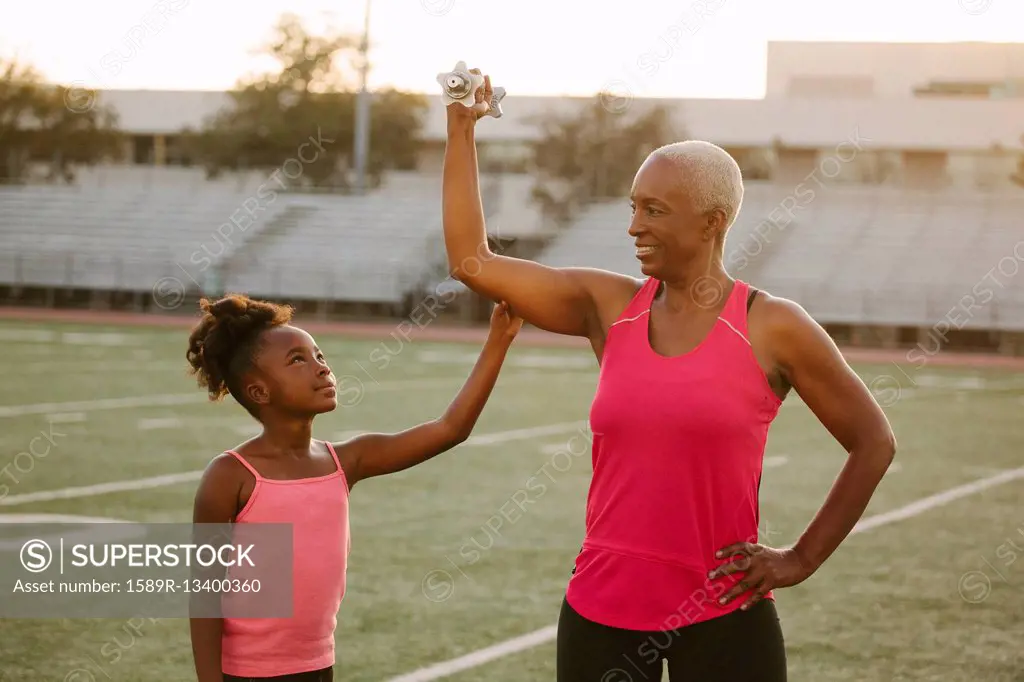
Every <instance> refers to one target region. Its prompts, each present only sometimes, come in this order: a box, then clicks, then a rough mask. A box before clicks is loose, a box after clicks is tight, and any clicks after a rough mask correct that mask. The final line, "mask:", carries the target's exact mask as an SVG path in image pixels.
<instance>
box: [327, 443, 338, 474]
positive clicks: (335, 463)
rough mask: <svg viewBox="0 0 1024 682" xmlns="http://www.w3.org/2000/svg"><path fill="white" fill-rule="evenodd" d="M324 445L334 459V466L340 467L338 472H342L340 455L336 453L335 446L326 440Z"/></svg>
mask: <svg viewBox="0 0 1024 682" xmlns="http://www.w3.org/2000/svg"><path fill="white" fill-rule="evenodd" d="M324 445H326V446H327V449H328V450H329V451H330V453H331V457H333V458H334V465H335V466H336V467H338V471H341V460H340V459H338V453H337V452H335V451H334V446H333V445H331V443H330V441H326V440H325V441H324Z"/></svg>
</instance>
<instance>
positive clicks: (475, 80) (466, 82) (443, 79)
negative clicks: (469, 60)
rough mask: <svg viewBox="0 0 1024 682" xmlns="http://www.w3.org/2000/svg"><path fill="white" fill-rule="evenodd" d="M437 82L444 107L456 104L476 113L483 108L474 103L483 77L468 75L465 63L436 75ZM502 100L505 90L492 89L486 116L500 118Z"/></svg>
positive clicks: (473, 74) (482, 82)
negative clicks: (474, 110)
mask: <svg viewBox="0 0 1024 682" xmlns="http://www.w3.org/2000/svg"><path fill="white" fill-rule="evenodd" d="M437 82H438V83H440V85H441V94H442V99H443V101H444V105H445V106H448V105H449V104H452V103H454V102H458V103H459V104H462V105H463V106H466V107H469V108H470V109H476V110H477V111H479V110H481V109H483V106H481V105H479V104H477V103H476V91H477V89H478V88H480V87H481V86H482V85H483V84H484V77H483V76H481V75H479V74H475V73H470V72H469V69H468V68H466V62H459V63H457V64H456V65H455V68H454V69H453V70H451V71H448V72H446V73H439V74H437ZM504 98H505V88H500V87H499V88H494V90H493V93H492V95H491V101H490V105H491V107H490V110H489V111H488V112H487V115H488V116H493V117H494V118H501V116H502V113H503V112H502V110H501V100H502V99H504Z"/></svg>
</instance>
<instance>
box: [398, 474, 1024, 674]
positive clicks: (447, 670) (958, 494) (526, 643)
mask: <svg viewBox="0 0 1024 682" xmlns="http://www.w3.org/2000/svg"><path fill="white" fill-rule="evenodd" d="M1019 478H1024V467H1021V468H1019V469H1013V470H1010V471H1004V472H1003V473H1001V474H997V475H995V476H991V477H989V478H983V479H981V480H979V481H974V482H972V483H967V484H965V485H960V486H957V487H955V488H950V489H949V490H945V491H943V492H941V493H937V494H935V495H930V496H928V497H925V498H922V499H920V500H917V501H916V502H912V503H910V504H908V505H906V506H903V507H900V508H898V509H893V510H892V511H887V512H884V513H881V514H875V515H874V516H869V517H867V518H866V519H861V521H860V523H858V524H857V525H856V526H854V527H853V530H852V531H851V532H850V534H851V535H853V534H855V533H863V532H866V531H869V530H873V529H875V528H878V527H879V526H885V525H888V524H890V523H895V522H897V521H902V520H904V519H909V518H911V517H914V516H917V515H918V514H923V513H924V512H926V511H928V510H929V509H935V508H936V507H941V506H944V505H947V504H949V503H950V502H953V501H954V500H958V499H960V498H962V497H967V496H968V495H973V494H974V493H976V492H979V491H981V490H984V489H985V488H991V487H992V486H996V485H1001V484H1003V483H1008V482H1010V481H1013V480H1016V479H1019ZM557 632H558V626H557V625H549V626H547V627H544V628H541V629H540V630H534V631H533V632H529V633H527V634H525V635H520V636H519V637H515V638H514V639H508V640H505V641H504V642H498V643H497V644H494V645H492V646H489V647H485V648H483V649H478V650H476V651H473V652H471V653H468V654H466V655H465V656H459V657H458V658H453V659H451V660H448V661H442V662H440V663H435V664H434V665H431V666H428V667H426V668H420V669H419V670H415V671H413V672H411V673H408V674H406V675H401V676H399V677H393V678H391V679H390V680H388V682H432V681H433V680H440V679H442V678H445V677H449V676H451V675H454V674H456V673H460V672H463V671H465V670H470V669H472V668H476V667H479V666H481V665H484V664H485V663H489V662H491V661H494V660H496V659H499V658H503V657H505V656H508V655H510V654H514V653H518V652H520V651H525V650H527V649H531V648H533V647H536V646H540V645H541V644H546V643H547V642H550V641H552V640H554V639H555V636H556V635H557Z"/></svg>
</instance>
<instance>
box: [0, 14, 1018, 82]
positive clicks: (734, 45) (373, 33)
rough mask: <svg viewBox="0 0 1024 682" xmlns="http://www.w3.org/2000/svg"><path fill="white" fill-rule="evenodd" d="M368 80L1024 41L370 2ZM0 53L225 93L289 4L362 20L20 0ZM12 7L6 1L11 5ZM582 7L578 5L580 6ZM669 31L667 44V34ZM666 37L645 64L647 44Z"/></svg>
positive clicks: (926, 20) (986, 28)
mask: <svg viewBox="0 0 1024 682" xmlns="http://www.w3.org/2000/svg"><path fill="white" fill-rule="evenodd" d="M371 4H372V7H371V10H370V40H371V52H370V59H371V62H372V65H373V68H372V72H371V75H370V81H369V82H370V87H371V88H376V87H380V86H386V85H391V86H395V87H399V88H401V89H405V90H413V91H418V92H427V93H434V92H437V89H438V87H439V86H438V85H437V83H436V81H435V78H436V76H437V74H438V73H439V72H442V71H449V70H451V69H452V68H453V67H454V66H455V62H457V61H458V60H465V61H467V62H468V63H469V66H470V67H474V66H475V67H478V68H481V69H482V70H483V71H484V72H485V73H488V74H490V75H491V77H492V82H493V83H494V84H495V85H502V86H504V87H505V88H506V89H507V90H508V91H509V93H513V92H515V93H520V94H523V95H559V94H565V95H590V94H593V93H595V92H597V91H598V90H600V89H601V88H602V87H603V86H605V85H606V84H608V83H610V82H615V81H620V82H621V81H623V80H625V81H627V82H630V83H632V84H633V90H634V92H635V93H636V94H637V95H639V96H649V97H721V98H759V97H761V96H763V94H764V87H765V75H764V68H765V48H766V44H767V42H768V41H769V40H816V41H897V42H931V41H938V42H948V41H993V42H1024V0H852V1H851V0H607V1H604V0H591V1H590V2H585V1H584V0H371ZM4 5H6V6H5V7H4V8H3V9H0V55H2V56H4V57H12V56H18V57H19V58H21V59H23V60H26V61H29V62H31V63H32V64H33V65H35V66H36V68H37V69H38V70H40V71H41V72H42V73H43V74H44V76H46V77H47V78H48V79H49V80H52V81H57V82H63V83H66V84H71V83H74V84H76V85H83V86H85V87H90V88H118V89H153V90H157V89H169V90H171V89H173V90H182V89H184V90H191V89H195V90H220V89H226V88H229V87H231V86H232V85H233V84H234V83H235V82H236V81H237V80H238V79H239V77H241V76H243V75H245V74H247V73H252V72H257V71H262V70H264V69H266V67H267V66H268V63H267V61H266V59H265V58H261V57H260V56H259V55H258V54H257V52H258V50H259V48H260V47H261V45H263V44H264V43H265V42H266V41H267V39H268V38H269V37H270V35H271V30H272V27H273V25H274V23H275V21H276V19H277V18H278V17H279V16H280V15H281V14H282V13H284V12H292V13H295V14H298V15H299V16H301V17H303V18H305V19H307V20H308V26H309V27H310V28H311V29H313V30H314V31H319V30H321V28H322V27H327V26H334V27H337V28H340V29H346V30H351V31H361V29H362V25H363V21H364V11H365V8H366V0H334V1H333V2H324V1H323V0H287V1H285V0H94V1H93V2H70V1H69V0H30V1H29V2H18V3H13V2H12V3H4ZM12 7H17V9H12ZM587 8H589V9H587ZM665 41H668V42H665ZM654 50H661V54H662V56H663V57H662V60H661V63H660V65H659V68H658V69H656V70H655V72H654V73H653V74H650V75H648V74H649V72H650V69H640V68H639V67H638V62H639V61H640V60H641V59H642V58H643V55H645V54H648V55H649V54H651V53H652V52H653V51H654Z"/></svg>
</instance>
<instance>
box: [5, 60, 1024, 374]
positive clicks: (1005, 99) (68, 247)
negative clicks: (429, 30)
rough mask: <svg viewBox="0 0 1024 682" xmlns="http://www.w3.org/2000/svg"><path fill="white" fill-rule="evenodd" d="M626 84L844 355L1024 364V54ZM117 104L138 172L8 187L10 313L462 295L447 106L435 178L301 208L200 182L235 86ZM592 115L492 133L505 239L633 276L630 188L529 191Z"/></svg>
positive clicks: (388, 309)
mask: <svg viewBox="0 0 1024 682" xmlns="http://www.w3.org/2000/svg"><path fill="white" fill-rule="evenodd" d="M614 86H615V87H614V88H612V89H611V90H610V95H609V98H608V102H609V107H614V108H615V109H617V110H622V111H625V110H629V109H633V110H635V111H642V110H643V108H644V107H648V106H651V105H652V104H654V103H657V104H661V105H663V106H667V107H668V108H669V109H670V110H671V112H672V116H673V118H674V120H675V122H676V123H678V125H679V126H680V129H684V130H686V131H687V134H688V136H689V137H691V138H697V139H706V140H710V141H712V142H715V143H716V144H719V145H721V146H723V147H724V148H726V149H727V150H729V151H730V153H732V154H733V155H734V157H735V158H736V159H737V160H738V161H739V163H740V165H741V167H742V168H743V170H744V174H745V177H746V178H747V193H746V198H745V201H744V206H743V209H742V211H741V214H740V217H739V218H738V220H737V222H736V224H735V225H734V226H733V227H732V229H731V231H730V234H729V237H728V240H727V245H726V264H727V267H728V269H729V270H730V272H731V273H732V274H733V276H735V277H739V278H741V279H744V280H746V281H749V282H751V283H752V284H754V285H756V286H758V287H761V288H763V289H766V290H767V291H769V292H771V293H774V294H776V295H779V296H786V297H791V298H793V299H794V300H796V301H798V302H800V303H801V304H802V305H803V306H804V307H806V308H807V309H808V311H809V312H810V313H811V314H812V315H813V316H814V317H815V318H816V319H817V320H818V321H819V322H821V323H822V324H823V325H825V326H826V328H827V329H828V330H829V331H830V333H832V334H833V335H834V336H836V338H837V339H839V340H841V341H842V342H845V343H851V344H866V345H873V344H877V345H882V346H886V347H897V346H904V347H908V348H913V347H915V346H916V347H918V348H935V349H936V350H937V348H938V347H939V346H941V347H943V348H945V347H951V348H956V347H960V348H977V349H988V350H994V349H998V350H999V351H1000V352H1002V353H1006V354H1024V272H1021V271H1022V270H1024V178H1022V177H1020V175H1019V173H1020V171H1019V168H1021V167H1024V166H1019V164H1022V154H1024V151H1022V139H1024V137H1022V136H1024V44H994V43H931V44H921V43H915V44H894V43H881V44H875V43H811V42H779V43H770V44H769V46H768V60H767V89H766V94H765V97H764V98H763V99H744V100H719V99H686V100H664V99H662V100H657V101H656V102H655V101H652V100H641V99H634V98H633V97H632V90H634V89H639V88H636V87H634V86H631V84H630V83H629V82H628V81H622V82H618V83H616V84H614ZM99 99H100V102H101V103H103V104H107V105H110V106H112V107H113V108H114V109H115V110H116V111H117V112H118V114H119V117H120V127H121V128H122V130H124V131H125V132H126V133H127V135H128V141H127V142H126V144H127V145H128V147H127V149H126V152H127V154H126V158H127V159H128V160H129V162H128V163H125V164H119V165H112V164H108V165H102V166H98V167H94V168H85V169H82V170H81V172H80V173H79V178H78V181H77V182H76V184H75V185H74V186H71V187H65V186H52V185H38V186H37V185H28V186H20V187H9V188H0V215H2V220H0V239H2V240H3V248H2V250H0V285H2V287H3V289H0V291H3V292H4V293H3V296H4V298H6V299H8V301H9V302H12V303H35V304H38V303H44V304H47V305H64V304H72V303H76V304H88V305H93V306H103V305H117V306H120V305H132V306H135V307H140V308H144V309H157V310H159V309H165V310H168V309H173V308H177V307H179V306H180V305H182V303H183V302H184V303H185V304H187V303H188V302H189V301H191V300H193V298H194V296H195V295H197V294H198V293H199V292H207V293H216V292H220V291H225V290H241V291H245V292H247V293H250V294H252V295H254V296H264V297H272V298H275V299H278V300H288V301H291V302H294V303H296V304H297V305H300V306H309V307H311V308H313V309H316V310H318V311H320V312H321V313H323V314H324V315H337V314H349V313H358V314H364V315H365V314H387V315H407V314H409V312H410V311H411V309H412V308H413V307H415V306H416V305H417V304H418V302H419V301H422V300H423V298H424V296H429V295H431V294H435V295H436V294H437V292H438V291H439V290H441V289H439V287H444V289H443V290H444V291H447V290H448V287H451V289H450V290H451V291H455V292H457V291H460V288H459V287H458V286H453V285H452V283H451V282H445V278H446V272H447V268H446V265H445V261H444V250H443V243H442V241H441V228H440V210H439V209H440V205H439V197H440V176H439V173H440V168H441V157H442V154H443V149H444V138H445V116H444V111H443V108H442V103H441V101H440V98H439V97H430V111H429V112H428V114H427V116H426V124H425V128H424V131H423V142H424V144H423V152H422V155H421V158H420V162H419V168H418V170H417V171H415V172H412V171H408V172H401V173H399V172H395V173H391V174H390V175H389V176H388V177H387V178H386V180H385V182H384V184H383V186H382V187H381V188H378V189H376V190H374V191H373V192H371V193H368V194H366V195H363V196H353V195H336V194H325V193H288V192H284V191H281V188H278V187H276V186H275V185H274V184H273V182H272V180H271V179H269V178H268V174H267V173H265V172H264V173H237V174H234V175H231V176H226V177H222V178H219V179H217V180H206V179H205V174H204V172H203V170H202V169H201V168H197V167H195V166H193V165H192V163H191V160H190V159H188V158H187V153H186V152H185V150H184V147H183V145H182V144H181V138H180V133H181V131H182V130H183V129H184V128H186V127H192V128H198V127H200V126H201V125H202V123H203V121H204V119H205V118H206V117H208V116H210V115H212V114H213V113H215V112H216V111H217V110H218V109H219V108H220V107H222V106H224V105H225V104H227V102H228V98H227V96H226V94H224V93H216V92H162V91H104V92H102V93H100V98H99ZM586 101H587V100H585V99H583V98H579V99H575V98H550V97H527V96H517V95H516V94H515V93H510V95H509V97H508V99H507V100H506V103H505V107H504V108H505V116H504V117H503V118H502V119H501V120H499V121H485V122H484V124H482V125H481V127H480V131H479V133H478V141H479V144H480V149H481V165H482V168H483V170H484V171H485V176H486V177H485V178H484V182H483V193H484V202H485V209H486V212H487V214H488V225H489V229H490V230H491V232H493V233H496V235H497V236H498V237H500V238H502V239H503V240H506V239H507V240H510V241H512V240H516V241H518V243H519V244H520V246H522V245H530V246H529V248H526V249H524V250H522V251H520V253H523V254H528V255H529V257H531V258H534V259H536V260H538V261H540V262H543V263H548V264H551V265H558V266H566V265H589V266H595V267H603V268H608V269H612V270H616V271H619V272H624V273H629V274H634V275H638V276H639V274H640V271H639V267H638V263H637V261H636V260H635V258H634V257H633V255H632V254H633V249H632V246H631V241H632V240H631V239H630V238H629V237H628V235H627V234H626V228H627V225H628V218H629V208H628V205H627V201H626V198H625V197H623V199H622V201H618V202H609V203H599V204H594V205H591V206H588V207H586V208H585V210H583V211H582V212H581V213H580V214H579V215H578V216H577V217H576V219H575V221H574V222H573V224H571V225H569V226H568V227H560V228H558V229H554V228H552V226H551V225H549V224H547V223H546V222H545V221H544V220H543V218H542V217H541V215H540V213H539V211H538V209H537V207H536V205H535V204H534V203H533V202H532V201H531V198H530V197H531V189H532V187H533V184H534V179H533V177H532V176H531V175H530V173H529V159H530V154H531V144H532V143H533V142H534V141H535V140H536V139H537V138H538V137H539V133H540V130H539V128H538V127H537V126H536V125H535V124H534V123H532V120H533V119H534V118H535V117H536V116H538V115H542V114H543V113H544V112H546V111H562V112H569V111H572V110H573V108H578V107H581V106H582V105H583V104H584V103H585V102H586ZM371 144H372V141H371ZM1015 177H1017V178H1019V180H1017V181H1015V180H1014V178H1015ZM275 190H276V191H275ZM254 202H255V203H254ZM257 205H258V208H259V211H258V212H256V214H254V212H253V211H252V210H250V209H251V208H252V207H253V206H257ZM503 243H506V242H503ZM382 245H385V246H386V248H383V249H382V248H381V247H382ZM465 298H467V299H468V300H470V301H471V304H470V305H466V306H462V307H460V308H459V310H461V311H463V314H466V315H469V316H472V315H474V314H475V312H476V311H477V305H474V304H473V303H472V302H473V301H474V299H473V297H472V296H467V297H465ZM475 303H476V304H478V303H479V302H478V301H476V302H475ZM455 309H456V307H455V306H452V307H451V310H455Z"/></svg>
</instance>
